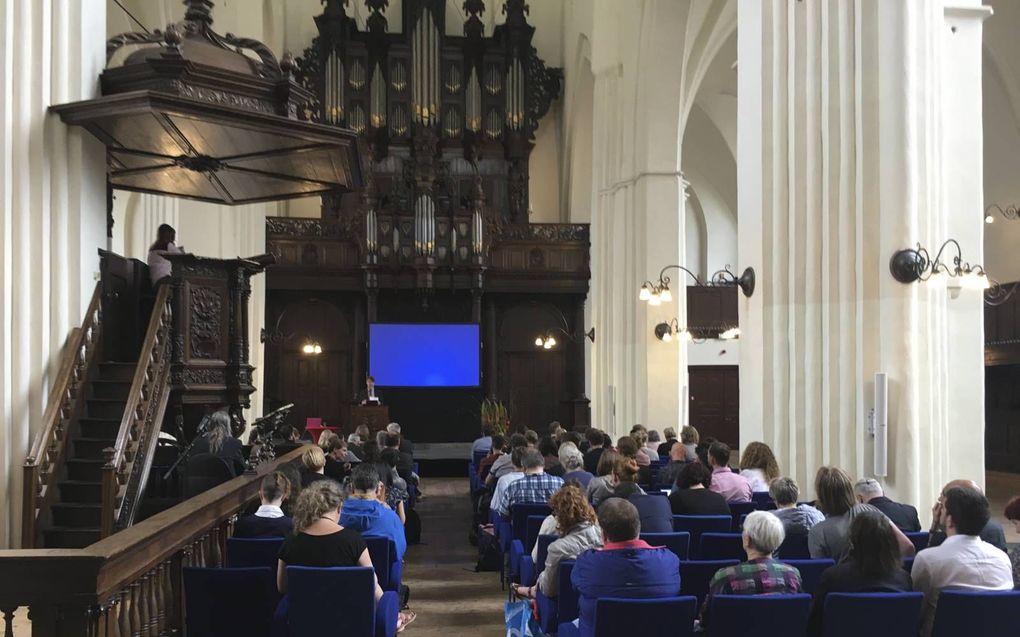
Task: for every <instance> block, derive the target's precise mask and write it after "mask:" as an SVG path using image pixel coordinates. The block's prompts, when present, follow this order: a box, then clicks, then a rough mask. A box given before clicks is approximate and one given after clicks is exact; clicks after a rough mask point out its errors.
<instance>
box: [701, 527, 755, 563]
mask: <svg viewBox="0 0 1020 637" xmlns="http://www.w3.org/2000/svg"><path fill="white" fill-rule="evenodd" d="M698 559H699V560H741V561H743V560H746V559H747V553H745V552H744V536H743V535H742V534H740V533H702V534H701V541H700V543H699V544H698Z"/></svg>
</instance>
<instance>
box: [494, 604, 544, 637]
mask: <svg viewBox="0 0 1020 637" xmlns="http://www.w3.org/2000/svg"><path fill="white" fill-rule="evenodd" d="M503 614H504V616H505V617H506V637H543V635H544V634H545V633H543V632H542V628H541V627H540V626H539V624H538V619H536V617H535V614H534V612H533V609H532V606H531V601H530V600H521V601H518V602H507V603H506V605H505V606H504V608H503Z"/></svg>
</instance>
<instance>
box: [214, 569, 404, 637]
mask: <svg viewBox="0 0 1020 637" xmlns="http://www.w3.org/2000/svg"><path fill="white" fill-rule="evenodd" d="M399 611H400V600H399V598H398V596H397V594H396V593H395V592H393V591H387V592H385V593H383V596H382V599H380V600H379V601H378V602H376V601H375V584H374V582H373V578H372V569H370V568H368V567H363V566H357V567H343V568H341V567H336V568H309V567H305V566H288V567H287V595H286V596H285V597H284V598H283V599H282V600H280V605H279V606H277V609H276V616H275V617H274V621H275V622H276V624H277V627H278V628H277V630H278V631H279V632H280V634H286V635H289V636H290V637H304V636H305V635H331V634H336V631H337V629H338V628H337V627H338V626H341V625H342V626H343V634H344V637H393V636H394V635H395V634H396V632H397V613H398V612H399ZM223 634H233V635H242V634H246V633H241V632H238V631H236V630H234V631H230V632H228V633H223Z"/></svg>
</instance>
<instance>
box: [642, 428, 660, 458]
mask: <svg viewBox="0 0 1020 637" xmlns="http://www.w3.org/2000/svg"><path fill="white" fill-rule="evenodd" d="M661 444H662V437H661V436H660V435H659V432H658V431H656V430H655V429H649V430H648V441H647V442H645V446H644V450H645V453H647V454H648V457H649V458H651V459H652V460H658V459H659V445H661Z"/></svg>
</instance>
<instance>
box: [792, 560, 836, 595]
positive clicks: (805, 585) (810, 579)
mask: <svg viewBox="0 0 1020 637" xmlns="http://www.w3.org/2000/svg"><path fill="white" fill-rule="evenodd" d="M780 561H781V562H782V563H783V564H789V565H790V566H792V567H794V568H796V569H797V570H798V571H800V584H801V589H802V590H803V591H804V592H805V593H811V594H812V595H813V594H814V592H815V591H816V590H817V589H818V584H819V583H820V582H821V581H822V573H824V572H825V569H827V568H829V567H830V566H835V565H836V562H835V561H834V560H830V559H824V560H788V559H781V560H780Z"/></svg>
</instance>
